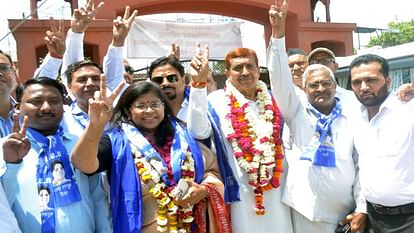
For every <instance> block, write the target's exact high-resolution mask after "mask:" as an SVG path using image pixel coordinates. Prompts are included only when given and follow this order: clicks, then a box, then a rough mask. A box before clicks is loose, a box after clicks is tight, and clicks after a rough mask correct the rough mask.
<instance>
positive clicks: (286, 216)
mask: <svg viewBox="0 0 414 233" xmlns="http://www.w3.org/2000/svg"><path fill="white" fill-rule="evenodd" d="M225 98H226V97H225V93H224V91H223V90H217V91H215V92H213V93H211V94H210V95H209V96H208V100H209V101H210V103H211V104H212V105H213V106H214V109H215V110H216V112H217V115H218V116H219V118H220V123H221V125H222V127H221V133H222V135H226V134H224V131H223V130H225V128H226V127H225V126H224V125H225V124H226V121H227V120H226V115H227V114H228V113H229V110H230V108H229V107H228V106H227V105H226V101H225ZM249 104H251V105H255V107H253V109H255V111H256V113H258V106H257V104H256V103H255V102H253V101H249ZM223 138H225V136H224V137H223ZM225 146H226V150H227V151H229V152H230V153H229V154H230V156H229V157H230V158H229V163H230V166H231V168H232V170H233V173H234V175H235V177H236V179H237V182H238V183H239V185H240V198H241V201H240V202H235V203H232V204H231V222H232V227H233V232H235V233H252V232H254V233H265V232H266V233H291V232H292V224H291V217H290V211H289V207H288V206H287V205H285V204H283V203H282V201H281V200H282V188H280V187H279V188H277V189H272V190H271V191H266V192H264V195H263V196H264V201H263V205H264V206H265V208H266V214H265V215H261V216H260V215H256V212H255V198H254V193H253V191H252V188H251V187H250V185H249V184H248V175H247V173H246V172H245V171H244V170H243V169H241V168H240V167H239V165H238V164H237V161H236V158H235V157H234V156H233V150H232V148H231V145H230V144H229V143H228V141H227V140H226V141H225ZM285 175H286V173H283V174H282V176H281V187H283V185H284V182H285V178H286V176H285Z"/></svg>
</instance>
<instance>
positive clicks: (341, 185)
mask: <svg viewBox="0 0 414 233" xmlns="http://www.w3.org/2000/svg"><path fill="white" fill-rule="evenodd" d="M281 15H284V14H283V11H280V10H278V9H277V7H272V8H271V10H270V11H269V17H270V23H271V25H272V38H271V41H270V46H269V50H268V62H267V64H268V69H269V76H270V82H271V87H272V93H273V95H274V96H275V99H276V101H277V103H278V105H279V107H280V110H281V113H282V115H283V117H284V120H285V122H286V124H287V125H288V126H289V129H290V132H291V135H292V141H293V144H294V145H295V146H296V147H297V148H299V151H297V153H296V151H295V153H290V154H287V156H288V157H287V161H288V165H289V170H288V173H287V180H286V185H285V187H284V188H285V189H284V193H283V201H284V202H285V203H286V204H287V205H289V206H290V207H291V214H292V223H293V231H294V232H296V233H303V232H307V233H320V232H334V231H335V229H336V228H337V224H338V223H339V222H342V224H345V223H349V224H350V226H351V229H350V231H349V232H351V233H356V232H362V231H363V230H364V228H365V219H366V215H365V214H364V213H365V212H366V207H365V199H364V198H363V196H362V192H361V190H360V185H359V179H358V162H357V161H358V159H357V155H356V154H355V153H353V151H354V147H353V138H352V131H351V130H350V128H349V126H350V117H351V116H352V112H351V111H349V109H347V108H346V107H343V105H342V101H341V99H340V98H337V97H335V94H336V88H337V84H336V81H335V77H334V74H333V72H332V70H331V69H330V68H328V67H327V66H325V65H322V64H312V65H309V66H308V67H307V68H306V70H305V72H304V74H303V91H304V92H305V94H306V96H307V101H306V102H304V101H302V100H301V99H300V97H299V95H298V93H297V92H298V91H300V92H302V90H299V89H297V88H295V86H294V83H293V81H292V77H291V75H290V74H291V73H290V70H289V66H288V58H287V55H286V52H285V22H286V15H284V17H281ZM333 197H334V198H333ZM350 213H351V214H350Z"/></svg>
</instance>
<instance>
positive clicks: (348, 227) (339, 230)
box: [335, 223, 351, 233]
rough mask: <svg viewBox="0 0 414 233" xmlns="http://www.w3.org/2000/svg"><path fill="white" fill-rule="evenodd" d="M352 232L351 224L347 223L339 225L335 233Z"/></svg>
mask: <svg viewBox="0 0 414 233" xmlns="http://www.w3.org/2000/svg"><path fill="white" fill-rule="evenodd" d="M350 231H351V224H349V223H347V224H345V225H338V227H337V228H336V229H335V233H348V232H350Z"/></svg>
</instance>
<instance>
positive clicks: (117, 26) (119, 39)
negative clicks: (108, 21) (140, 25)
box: [112, 6, 138, 47]
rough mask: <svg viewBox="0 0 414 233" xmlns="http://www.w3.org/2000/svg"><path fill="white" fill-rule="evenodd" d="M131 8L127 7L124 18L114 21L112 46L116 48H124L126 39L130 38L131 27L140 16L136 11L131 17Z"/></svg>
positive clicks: (119, 17)
mask: <svg viewBox="0 0 414 233" xmlns="http://www.w3.org/2000/svg"><path fill="white" fill-rule="evenodd" d="M129 12H130V8H129V6H127V7H125V13H124V17H121V16H118V17H117V18H116V19H114V23H113V27H112V34H113V38H112V45H113V46H115V47H122V46H124V43H125V39H126V37H127V36H128V33H129V30H130V29H131V25H132V23H133V22H134V19H135V17H136V16H137V15H138V11H137V10H134V11H133V12H132V14H131V15H130V13H129Z"/></svg>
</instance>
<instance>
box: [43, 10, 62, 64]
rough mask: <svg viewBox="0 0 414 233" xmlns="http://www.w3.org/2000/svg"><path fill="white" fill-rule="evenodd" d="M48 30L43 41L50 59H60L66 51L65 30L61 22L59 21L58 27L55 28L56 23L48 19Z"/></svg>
mask: <svg viewBox="0 0 414 233" xmlns="http://www.w3.org/2000/svg"><path fill="white" fill-rule="evenodd" d="M49 21H50V30H51V31H46V36H45V37H44V41H45V43H46V46H47V49H48V50H49V54H50V55H51V56H52V57H58V58H62V57H63V54H64V53H65V50H66V44H65V28H64V25H63V20H59V26H58V27H56V22H55V21H54V20H53V18H52V17H51V18H50V20H49Z"/></svg>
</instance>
